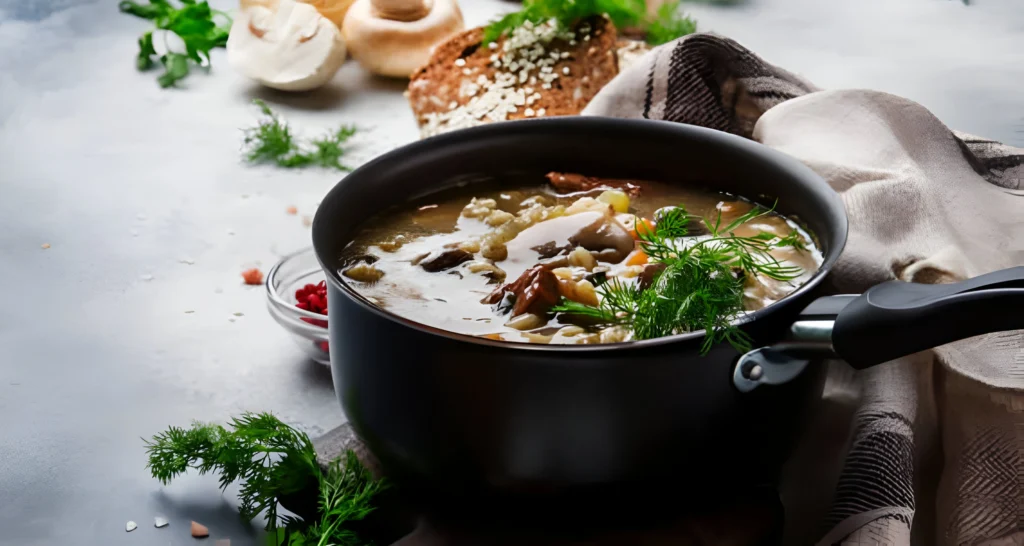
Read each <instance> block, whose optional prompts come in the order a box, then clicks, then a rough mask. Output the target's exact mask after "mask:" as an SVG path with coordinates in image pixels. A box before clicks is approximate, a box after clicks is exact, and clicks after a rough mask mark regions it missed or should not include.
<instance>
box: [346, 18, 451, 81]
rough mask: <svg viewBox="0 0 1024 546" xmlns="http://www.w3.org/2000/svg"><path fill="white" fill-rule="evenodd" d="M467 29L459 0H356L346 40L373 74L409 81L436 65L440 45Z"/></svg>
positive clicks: (354, 55) (357, 57)
mask: <svg viewBox="0 0 1024 546" xmlns="http://www.w3.org/2000/svg"><path fill="white" fill-rule="evenodd" d="M464 28H465V23H464V22H463V20H462V12H461V11H460V10H459V5H458V4H457V3H456V2H455V0H355V2H354V3H353V4H352V5H351V6H350V7H349V10H348V14H346V16H345V21H344V23H343V24H342V35H343V36H344V37H345V43H346V44H348V48H349V52H351V54H352V57H353V58H354V59H356V60H357V61H359V64H361V65H363V67H365V68H366V69H367V70H369V71H370V72H373V73H374V74H380V75H382V76H390V77H395V78H408V77H409V76H410V75H411V74H412V73H413V72H414V71H415V70H416V69H418V68H420V67H421V66H423V65H424V64H426V63H427V61H428V60H430V53H431V50H433V48H434V46H435V45H437V44H439V43H441V42H443V41H445V40H446V39H448V38H449V37H451V36H452V35H453V34H455V33H457V32H460V31H462V30H463V29H464Z"/></svg>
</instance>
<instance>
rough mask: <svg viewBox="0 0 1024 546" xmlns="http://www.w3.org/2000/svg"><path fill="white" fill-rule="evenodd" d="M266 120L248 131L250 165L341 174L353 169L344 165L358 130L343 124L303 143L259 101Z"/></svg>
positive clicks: (246, 141) (246, 147) (246, 153)
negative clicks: (263, 164)
mask: <svg viewBox="0 0 1024 546" xmlns="http://www.w3.org/2000/svg"><path fill="white" fill-rule="evenodd" d="M253 103H254V104H255V105H256V106H259V108H260V112H261V113H262V114H263V119H261V120H260V121H259V123H258V124H257V125H256V126H255V127H251V128H249V129H246V130H245V138H244V140H243V142H244V148H245V160H246V161H248V162H249V163H273V164H275V165H277V166H279V167H285V168H302V167H324V168H330V169H337V170H339V171H348V170H351V168H350V167H348V166H346V165H343V164H342V163H341V158H342V157H343V156H344V155H345V151H346V149H345V143H346V142H348V140H349V139H350V138H352V136H353V135H355V133H356V128H355V127H353V126H351V125H343V126H341V127H339V128H338V129H336V130H334V131H332V132H330V133H328V134H326V135H324V136H322V137H319V138H314V139H312V140H310V141H309V142H307V143H303V142H301V141H300V140H299V139H298V138H297V137H296V136H295V135H294V134H293V133H292V130H291V127H289V126H288V124H287V123H285V122H284V121H283V120H282V119H281V118H280V117H279V116H278V115H277V114H275V113H274V111H273V110H271V109H270V107H269V106H267V103H265V102H263V101H262V100H259V99H256V100H254V101H253Z"/></svg>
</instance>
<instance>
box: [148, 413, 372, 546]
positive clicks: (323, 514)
mask: <svg viewBox="0 0 1024 546" xmlns="http://www.w3.org/2000/svg"><path fill="white" fill-rule="evenodd" d="M145 444H146V451H147V453H148V455H149V462H148V464H147V465H146V467H147V468H148V469H149V470H150V471H151V472H152V474H153V477H155V478H157V479H158V480H160V482H161V483H163V484H165V485H166V484H167V483H170V481H171V480H172V479H174V478H176V477H177V476H180V475H181V474H183V473H185V472H187V471H188V470H189V469H192V470H196V471H198V472H199V474H206V473H209V472H219V473H220V477H219V481H220V487H221V489H222V490H223V489H225V488H227V486H228V485H230V484H231V483H234V482H238V481H241V482H242V483H241V486H240V489H239V493H238V497H239V501H240V506H239V513H240V514H241V516H242V518H244V519H245V520H246V521H248V520H252V519H254V518H256V517H257V516H258V515H259V514H260V513H263V512H264V511H265V512H266V520H267V524H266V530H267V531H269V532H270V533H271V535H270V538H271V540H276V541H277V542H275V544H287V545H289V546H304V545H312V544H321V545H324V544H352V545H355V544H359V545H362V544H365V543H364V542H358V541H357V539H358V537H356V535H355V533H353V532H352V531H351V530H350V529H349V528H348V527H347V526H346V525H347V524H348V523H350V522H353V521H358V520H361V519H363V518H365V517H366V516H367V515H368V514H369V513H370V512H372V511H373V510H374V504H373V501H374V497H375V496H376V494H377V493H379V492H380V491H382V490H383V489H384V488H386V487H387V483H386V482H383V481H380V480H374V478H373V476H372V475H371V474H370V472H369V471H368V470H367V469H366V468H364V467H363V466H362V464H361V463H360V462H359V459H358V458H356V456H355V454H354V453H353V452H351V451H349V452H348V453H347V460H346V462H345V464H344V465H342V464H341V462H340V460H336V461H333V462H332V464H331V465H330V467H329V468H328V470H327V472H326V473H324V472H321V470H320V467H319V465H318V464H317V460H316V451H315V450H314V448H313V443H312V441H310V439H309V436H307V435H306V434H305V433H303V432H300V431H298V430H296V429H294V428H292V427H290V426H288V425H287V424H285V423H283V422H281V421H280V420H279V419H278V418H277V417H274V416H273V415H271V414H269V413H258V414H255V413H245V414H243V415H242V416H240V417H237V418H234V419H232V420H231V422H230V423H229V426H228V427H223V426H221V425H215V424H206V423H198V422H196V423H193V424H192V427H191V428H188V429H185V428H179V427H169V428H168V429H167V430H166V431H164V432H161V433H159V434H157V435H155V436H153V438H152V439H151V440H149V441H145ZM313 485H319V498H320V505H319V516H320V520H319V521H317V522H303V521H301V520H298V519H296V518H291V517H284V516H279V515H278V513H277V501H278V499H279V498H280V497H282V496H286V495H293V494H296V493H300V492H303V491H305V490H306V488H307V487H310V486H313ZM281 524H284V527H282V526H281ZM293 536H294V537H298V538H295V539H292V538H290V537H293ZM285 539H287V540H288V541H287V542H286V541H285ZM344 540H348V542H345V541H344Z"/></svg>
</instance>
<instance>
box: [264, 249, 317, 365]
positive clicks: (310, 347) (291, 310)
mask: <svg viewBox="0 0 1024 546" xmlns="http://www.w3.org/2000/svg"><path fill="white" fill-rule="evenodd" d="M325 278H326V277H325V275H324V272H323V270H322V269H320V263H319V262H317V259H316V255H315V254H314V253H313V249H312V248H306V249H303V250H300V251H298V252H295V253H293V254H289V255H287V256H285V257H284V258H283V259H281V261H280V262H277V264H276V265H274V267H273V268H271V269H270V273H269V274H268V275H267V283H266V285H267V309H269V310H270V316H272V317H274V320H276V321H277V323H278V324H280V325H281V326H283V327H284V329H285V330H288V332H290V333H291V334H292V339H294V340H295V341H296V343H298V344H299V347H301V348H302V350H303V351H305V352H306V354H307V355H309V357H310V358H312V359H313V360H315V361H317V362H319V363H320V364H325V365H328V366H329V365H330V364H331V355H330V351H329V347H328V340H329V336H328V333H327V315H321V314H320V313H314V312H312V311H306V310H303V309H299V308H298V307H296V306H295V304H296V303H298V302H297V300H296V299H295V291H296V290H298V289H300V288H302V287H303V286H305V285H307V284H316V283H318V282H320V281H322V280H324V279H325Z"/></svg>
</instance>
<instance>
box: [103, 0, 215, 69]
mask: <svg viewBox="0 0 1024 546" xmlns="http://www.w3.org/2000/svg"><path fill="white" fill-rule="evenodd" d="M181 4H182V7H181V8H175V7H174V6H173V5H172V4H170V3H169V2H168V1H167V0H149V3H148V4H144V3H141V2H134V1H133V0H123V1H122V2H121V3H119V4H118V5H117V7H118V9H120V10H121V12H122V13H128V14H130V15H134V16H136V17H141V18H143V19H149V20H152V21H153V24H154V25H155V26H156V29H157V30H166V31H168V32H172V33H174V34H177V35H178V37H179V38H181V41H182V42H183V43H184V45H185V51H184V53H182V52H173V51H170V48H168V51H167V53H165V54H163V55H160V56H159V61H160V64H162V65H163V66H164V73H163V74H161V75H160V76H159V77H158V78H157V83H159V84H160V87H171V86H173V85H175V84H177V82H179V81H180V80H182V79H184V78H185V77H186V76H188V74H189V70H190V65H189V61H192V62H193V63H195V64H196V65H198V66H206V67H208V66H210V50H212V49H213V48H216V47H224V46H225V44H227V42H228V31H229V30H230V29H231V17H229V16H228V15H227V14H226V13H224V12H222V11H217V10H214V9H211V8H210V5H209V4H207V3H206V2H205V1H203V2H199V3H196V1H195V0H181ZM217 18H219V19H220V21H219V22H218V21H216V20H215V19H217ZM165 44H166V42H165ZM156 56H157V52H156V48H154V47H153V31H152V30H151V31H149V32H147V33H145V34H143V35H142V36H140V37H139V54H138V56H137V57H136V59H135V66H136V68H138V69H139V70H142V71H145V70H149V69H151V68H153V67H154V66H156V63H155V62H154V61H153V57H156Z"/></svg>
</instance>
